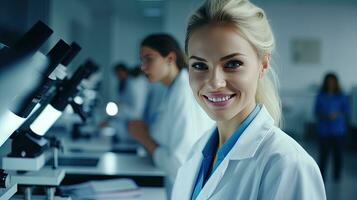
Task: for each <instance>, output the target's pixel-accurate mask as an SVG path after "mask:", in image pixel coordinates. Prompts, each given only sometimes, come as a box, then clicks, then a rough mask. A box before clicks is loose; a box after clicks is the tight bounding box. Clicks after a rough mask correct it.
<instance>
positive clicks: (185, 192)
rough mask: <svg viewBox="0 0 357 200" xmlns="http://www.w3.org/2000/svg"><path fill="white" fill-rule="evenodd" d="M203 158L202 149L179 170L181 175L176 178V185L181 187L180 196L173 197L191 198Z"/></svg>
mask: <svg viewBox="0 0 357 200" xmlns="http://www.w3.org/2000/svg"><path fill="white" fill-rule="evenodd" d="M202 160H203V155H202V153H201V151H197V152H196V153H195V154H194V155H193V157H192V158H191V159H190V160H189V161H188V162H187V163H186V164H185V165H183V167H182V168H181V169H180V170H179V175H180V176H178V177H177V179H180V180H176V183H177V184H179V185H176V186H175V187H177V188H180V194H176V195H180V196H179V197H175V198H173V199H191V196H192V190H193V188H194V185H195V182H196V178H197V175H198V172H199V169H200V166H201V163H202Z"/></svg>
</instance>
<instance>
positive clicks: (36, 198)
mask: <svg viewBox="0 0 357 200" xmlns="http://www.w3.org/2000/svg"><path fill="white" fill-rule="evenodd" d="M23 199H24V196H23V195H15V196H14V197H13V198H11V200H23ZM31 200H47V196H41V195H32V196H31ZM54 200H72V198H71V197H58V196H55V198H54Z"/></svg>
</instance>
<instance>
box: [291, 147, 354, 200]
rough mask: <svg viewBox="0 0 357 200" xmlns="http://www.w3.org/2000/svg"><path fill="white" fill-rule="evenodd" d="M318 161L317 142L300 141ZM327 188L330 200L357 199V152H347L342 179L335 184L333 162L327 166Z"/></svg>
mask: <svg viewBox="0 0 357 200" xmlns="http://www.w3.org/2000/svg"><path fill="white" fill-rule="evenodd" d="M298 142H299V143H300V144H301V145H302V146H303V147H304V148H305V149H306V150H307V151H308V152H309V153H310V155H311V156H312V157H313V158H314V159H315V160H316V161H317V160H318V155H319V154H318V145H317V143H316V142H315V141H312V140H309V141H301V140H300V141H298ZM325 188H326V194H327V199H328V200H354V199H357V152H351V151H345V152H344V160H343V169H342V177H341V180H340V182H338V183H335V182H334V181H333V178H332V160H331V159H330V160H329V163H328V166H327V176H326V180H325Z"/></svg>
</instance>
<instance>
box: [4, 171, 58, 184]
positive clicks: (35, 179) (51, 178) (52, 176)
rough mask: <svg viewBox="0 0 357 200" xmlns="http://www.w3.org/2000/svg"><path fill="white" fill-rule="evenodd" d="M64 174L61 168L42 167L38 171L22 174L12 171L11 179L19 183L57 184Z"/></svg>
mask: <svg viewBox="0 0 357 200" xmlns="http://www.w3.org/2000/svg"><path fill="white" fill-rule="evenodd" d="M9 174H10V172H9ZM64 176H65V171H64V170H63V169H52V168H43V169H41V170H39V171H31V172H26V173H24V174H17V173H13V174H11V179H12V181H13V182H14V183H17V184H19V185H36V186H59V185H60V183H61V181H62V180H63V179H64Z"/></svg>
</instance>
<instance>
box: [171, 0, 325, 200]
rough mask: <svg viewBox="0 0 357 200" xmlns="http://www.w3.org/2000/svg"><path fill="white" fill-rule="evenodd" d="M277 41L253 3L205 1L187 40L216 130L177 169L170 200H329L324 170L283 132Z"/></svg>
mask: <svg viewBox="0 0 357 200" xmlns="http://www.w3.org/2000/svg"><path fill="white" fill-rule="evenodd" d="M273 49H274V37H273V34H272V31H271V28H270V26H269V23H268V21H267V18H266V15H265V13H264V11H263V10H262V9H260V8H258V7H256V6H255V5H253V4H252V3H250V2H249V1H248V0H210V1H206V2H205V3H204V4H203V6H202V7H200V8H199V9H198V10H197V11H196V13H195V14H194V15H193V16H192V17H191V18H190V20H189V24H188V27H187V35H186V53H187V55H188V59H189V60H188V63H189V79H190V85H191V88H192V90H193V93H194V96H195V97H196V100H197V101H198V103H199V104H200V105H201V107H202V108H203V109H204V110H205V111H206V112H207V114H208V115H209V116H210V117H211V118H212V119H214V120H215V121H216V122H217V127H216V128H215V129H213V130H212V131H210V132H208V133H207V134H206V135H205V136H203V137H202V138H201V139H200V140H199V142H198V143H197V144H196V145H195V146H194V150H193V152H192V155H191V157H190V159H189V160H188V161H187V162H186V163H185V164H184V165H183V166H182V167H181V168H180V170H179V172H178V175H177V178H176V182H175V185H174V189H173V192H172V199H173V200H187V199H200V200H206V199H211V200H213V199H215V200H225V199H227V200H228V199H229V200H233V199H240V200H253V199H284V200H287V199H289V200H290V199H306V200H310V199H319V200H321V199H326V195H325V189H324V185H323V181H322V178H321V174H320V171H319V168H318V166H317V164H316V163H315V161H314V160H313V159H312V158H311V157H310V155H309V154H308V153H307V152H306V151H305V150H304V149H303V148H302V147H301V146H300V145H299V144H298V143H297V142H295V141H294V140H293V139H292V138H290V137H289V136H288V135H287V134H286V133H284V132H283V131H282V130H281V129H279V128H278V126H279V124H280V117H281V106H280V99H279V96H278V94H277V91H276V87H275V85H274V83H275V82H274V78H275V75H274V73H273V71H272V68H271V67H270V65H269V64H270V62H269V61H270V57H271V53H272V51H273Z"/></svg>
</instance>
